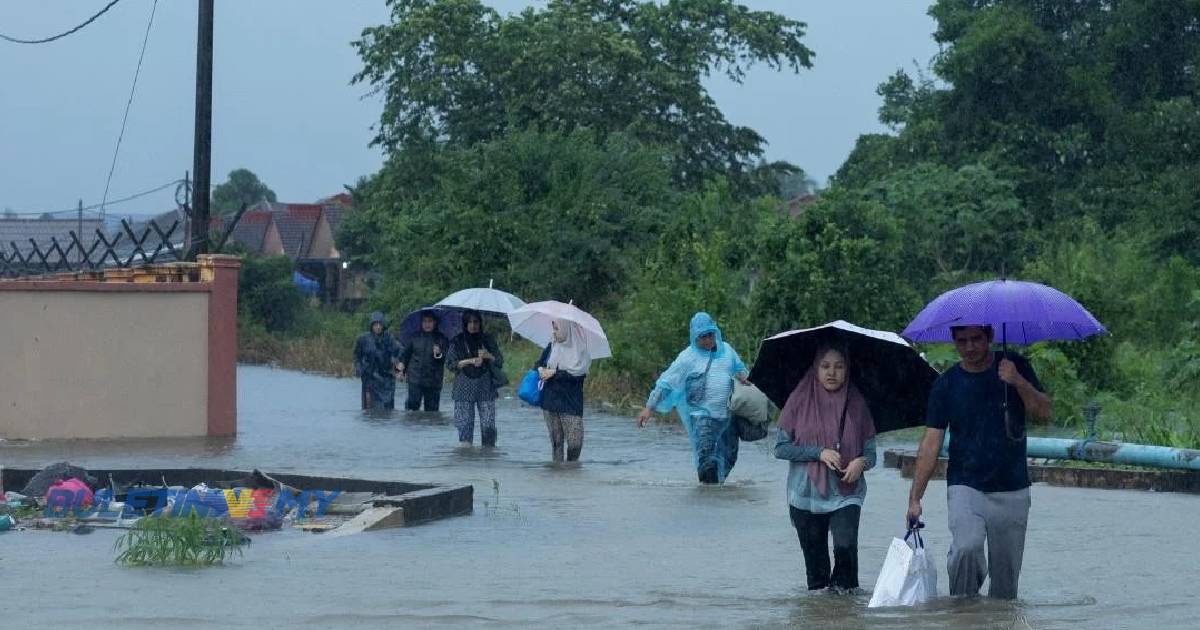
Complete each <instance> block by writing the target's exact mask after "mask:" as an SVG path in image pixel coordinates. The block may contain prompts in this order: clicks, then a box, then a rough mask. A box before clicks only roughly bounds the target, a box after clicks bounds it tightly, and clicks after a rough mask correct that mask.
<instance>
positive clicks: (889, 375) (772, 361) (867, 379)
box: [750, 320, 938, 433]
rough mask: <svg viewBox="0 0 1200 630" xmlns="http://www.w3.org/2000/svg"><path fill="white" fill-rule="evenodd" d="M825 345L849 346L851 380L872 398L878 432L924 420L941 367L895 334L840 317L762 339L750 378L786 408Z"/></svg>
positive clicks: (873, 415) (773, 399)
mask: <svg viewBox="0 0 1200 630" xmlns="http://www.w3.org/2000/svg"><path fill="white" fill-rule="evenodd" d="M826 344H830V345H835V346H840V347H842V348H845V349H846V352H847V353H848V354H849V357H848V358H849V362H850V381H851V382H852V383H854V385H855V386H856V387H857V388H858V390H859V391H860V392H862V395H863V398H865V399H866V400H867V406H868V407H870V409H871V416H872V417H873V418H874V419H875V432H876V433H884V432H886V431H896V430H898V429H907V428H909V427H915V426H920V425H923V424H924V423H925V405H926V404H927V403H928V401H929V390H930V389H931V388H932V387H933V382H934V381H935V380H937V376H938V373H937V370H935V369H933V367H932V366H931V365H929V364H928V363H927V362H926V361H925V359H923V358H922V357H921V355H919V354H917V352H916V351H915V350H913V348H912V346H910V345H909V344H908V342H906V341H905V340H904V339H902V338H900V337H899V336H897V335H896V334H895V333H890V332H884V331H880V330H871V329H869V328H861V327H859V326H855V325H854V324H851V323H848V322H844V321H841V320H838V321H836V322H830V323H828V324H825V325H824V326H817V327H816V328H806V329H804V330H792V331H788V332H785V333H780V334H778V335H775V336H774V337H770V338H768V339H767V340H765V341H763V343H762V347H760V348H759V350H758V359H757V360H756V361H755V362H754V368H753V369H752V370H750V381H751V382H753V383H754V384H755V385H756V386H757V387H758V388H759V389H760V390H762V392H763V393H764V394H766V395H767V398H770V399H771V402H773V403H775V405H776V406H778V407H780V408H783V405H784V404H785V403H786V402H787V399H788V397H789V396H791V394H792V390H793V389H795V388H796V384H797V383H799V382H800V379H801V378H803V377H804V374H805V372H807V371H808V369H809V368H810V367H811V366H812V363H813V359H814V357H815V355H816V353H817V348H819V347H820V346H822V345H826Z"/></svg>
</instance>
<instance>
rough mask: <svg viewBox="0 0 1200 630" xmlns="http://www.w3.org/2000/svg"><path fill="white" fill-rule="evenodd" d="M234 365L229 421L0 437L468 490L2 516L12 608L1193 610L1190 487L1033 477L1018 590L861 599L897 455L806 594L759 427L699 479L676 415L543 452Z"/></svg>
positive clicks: (592, 423) (1010, 623) (1198, 559)
mask: <svg viewBox="0 0 1200 630" xmlns="http://www.w3.org/2000/svg"><path fill="white" fill-rule="evenodd" d="M238 376H239V393H238V398H239V401H238V404H239V407H238V409H239V424H240V430H241V432H240V434H239V435H238V437H237V439H236V440H205V439H196V440H141V441H133V442H130V441H86V442H84V441H80V442H70V441H63V442H36V443H0V465H3V466H10V467H38V466H42V465H44V464H48V463H51V462H54V461H60V460H64V459H66V460H69V461H71V462H72V463H75V464H79V465H83V466H91V467H129V468H133V467H155V466H158V467H182V466H198V467H200V466H202V467H228V468H248V467H258V468H261V469H263V470H266V471H280V472H282V471H289V472H297V473H313V474H327V475H341V476H354V477H363V478H371V479H396V480H403V481H427V482H443V483H469V484H473V485H474V486H475V511H474V513H473V514H472V515H470V516H464V517H459V518H453V519H448V520H442V521H438V522H434V523H430V524H427V525H422V526H418V527H412V528H406V529H398V530H390V531H383V532H373V533H364V534H359V535H355V536H346V537H340V538H331V537H322V536H320V535H313V534H305V533H302V532H299V531H296V530H287V531H284V532H279V533H270V534H262V535H256V536H255V538H254V542H253V543H252V544H250V545H249V546H247V547H246V548H245V555H244V556H243V557H241V558H240V559H235V560H234V561H233V562H232V563H230V564H229V565H227V566H223V567H215V568H209V569H196V570H181V569H146V568H126V567H121V566H117V565H116V564H114V563H113V557H114V553H113V551H112V546H113V542H114V541H115V539H116V537H117V535H118V534H117V533H116V532H114V531H109V530H97V531H96V532H95V533H93V534H91V535H88V536H72V535H69V534H53V533H46V532H31V531H26V532H9V533H5V534H0V580H2V581H3V588H2V589H0V593H2V595H0V607H2V609H3V612H0V620H2V623H0V627H4V628H32V627H39V626H49V625H64V626H68V627H70V626H75V627H79V626H83V625H84V624H86V625H88V626H89V627H109V628H160V629H163V628H193V627H223V628H224V627H253V628H276V627H279V628H282V627H289V628H342V627H350V626H354V627H362V628H385V627H437V626H443V627H513V628H525V627H576V626H599V627H607V626H618V625H620V626H625V625H639V626H647V627H708V628H728V627H754V628H785V627H828V628H851V629H853V628H1001V629H1008V628H1018V629H1019V628H1025V627H1027V626H1028V627H1032V628H1085V627H1086V628H1139V629H1140V628H1197V627H1200V597H1198V596H1200V586H1198V585H1197V581H1196V576H1197V571H1198V570H1200V550H1198V547H1197V542H1198V541H1197V538H1198V532H1200V525H1198V522H1200V497H1197V496H1190V495H1182V494H1155V493H1148V492H1131V491H1106V490H1084V489H1071V488H1054V487H1048V486H1044V485H1040V484H1039V485H1035V486H1034V487H1033V509H1032V512H1031V515H1030V526H1029V534H1028V542H1027V546H1026V553H1025V567H1024V571H1023V573H1022V579H1021V598H1020V599H1019V600H1018V601H1016V602H996V601H990V600H987V599H982V598H975V599H965V600H964V599H951V598H947V597H943V598H941V599H940V600H938V601H936V602H934V603H932V604H930V605H927V606H924V607H920V608H916V609H874V610H869V609H867V607H866V603H867V600H868V599H869V598H870V589H871V587H872V586H873V585H874V582H875V578H876V576H877V574H878V571H879V567H880V566H881V565H882V563H883V558H884V555H885V553H886V550H887V546H888V544H889V542H890V539H891V538H892V536H894V535H896V534H898V533H902V532H901V531H900V530H901V528H902V527H903V511H904V508H905V497H906V496H907V491H908V482H907V481H906V480H903V479H901V478H900V475H899V473H898V472H897V471H895V470H889V469H883V468H879V469H876V470H873V471H870V472H869V473H868V475H867V478H868V483H869V490H868V495H867V501H866V505H865V506H864V509H863V516H862V526H861V531H860V540H859V543H860V557H859V564H860V576H859V577H860V581H861V582H862V584H863V587H864V588H863V593H861V594H859V595H856V596H835V595H828V594H824V593H815V594H810V593H809V592H807V591H806V590H805V589H804V585H803V582H804V569H803V561H802V559H801V555H800V547H799V545H798V543H797V542H796V538H795V532H794V531H793V530H792V528H791V525H790V524H789V522H788V516H787V505H786V501H785V488H784V484H785V479H786V476H787V466H786V464H785V463H783V462H780V461H777V460H775V459H774V458H772V457H771V453H770V450H769V446H770V444H769V443H768V442H770V440H769V439H768V440H764V441H762V442H757V443H753V444H743V445H742V453H741V456H740V458H739V461H738V464H737V467H736V468H735V469H734V471H733V473H732V474H731V476H730V478H729V483H727V484H726V485H724V486H722V487H701V486H699V485H698V484H697V483H696V482H695V476H694V473H693V471H692V467H691V453H690V449H689V446H688V442H687V439H686V437H685V436H684V435H683V434H682V433H681V432H680V431H679V429H677V428H675V427H670V426H663V427H657V428H647V429H643V430H638V429H636V428H635V427H634V426H633V422H632V421H631V420H630V419H628V418H623V417H615V416H611V415H606V414H604V413H602V412H600V411H598V410H589V413H588V415H587V417H586V423H587V434H586V439H585V445H584V461H583V462H582V463H581V464H578V465H573V466H553V465H550V464H549V463H548V462H547V460H548V458H549V446H548V443H547V439H546V429H545V425H544V424H543V423H542V420H541V417H540V414H538V413H536V412H535V411H534V410H532V409H529V408H527V407H522V406H521V405H520V404H519V403H518V402H517V401H515V400H512V399H508V400H504V401H502V402H501V405H500V412H499V420H498V423H499V427H500V442H499V447H498V448H497V449H496V450H494V451H491V452H485V451H481V450H478V449H474V450H469V451H462V450H459V449H457V448H455V442H456V437H455V432H454V429H453V427H452V426H451V420H450V417H449V414H444V415H437V414H432V415H431V414H424V413H405V412H403V411H398V412H395V413H394V414H391V415H386V416H369V415H364V414H363V413H362V412H360V411H358V410H357V409H355V408H354V407H355V405H356V403H357V401H358V384H357V382H356V381H353V380H345V379H332V378H325V377H320V376H311V375H305V374H299V373H296V372H289V371H283V370H273V369H269V368H259V367H242V368H240V369H239V372H238ZM400 390H401V391H400V395H401V396H402V395H403V386H401V388H400ZM448 404H449V402H448V401H446V403H445V406H448ZM477 441H478V438H477ZM884 446H885V447H886V446H887V444H886V443H885V445H884ZM944 497H945V485H944V484H943V483H941V482H933V483H932V484H931V486H930V490H929V496H928V498H927V499H926V502H925V510H926V522H927V523H928V529H927V535H926V540H927V545H928V546H929V548H930V549H931V550H932V551H933V553H934V554H935V557H936V558H938V570H939V571H940V572H941V573H940V576H939V577H940V578H941V580H940V584H939V586H940V587H941V590H942V592H943V593H945V585H946V581H945V553H946V550H947V549H948V546H949V542H950V539H949V534H948V532H947V531H946V527H945V522H946V516H945V508H946V506H945V498H944ZM1026 624H1027V625H1026Z"/></svg>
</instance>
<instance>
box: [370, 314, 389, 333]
mask: <svg viewBox="0 0 1200 630" xmlns="http://www.w3.org/2000/svg"><path fill="white" fill-rule="evenodd" d="M375 322H379V323H380V324H382V325H383V329H384V330H387V328H388V325H387V318H386V317H384V316H383V311H375V312H374V313H371V321H369V322H367V328H370V327H371V326H373V325H374V324H375Z"/></svg>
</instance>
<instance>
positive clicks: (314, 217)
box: [214, 193, 366, 302]
mask: <svg viewBox="0 0 1200 630" xmlns="http://www.w3.org/2000/svg"><path fill="white" fill-rule="evenodd" d="M350 204H351V198H350V196H349V195H348V194H345V193H343V194H339V195H334V196H333V197H329V198H327V199H322V200H321V201H320V202H319V203H280V202H272V201H261V202H259V203H257V204H255V205H253V206H251V207H250V209H248V210H247V211H246V212H245V213H244V214H243V215H242V218H241V220H240V221H239V222H238V225H237V226H236V227H235V228H234V230H233V233H232V234H231V235H230V240H231V241H233V242H235V243H238V244H239V245H241V246H242V247H243V248H244V249H246V251H248V252H250V253H252V254H258V255H263V256H277V255H284V256H287V257H288V258H290V259H291V260H292V262H293V264H294V266H295V270H296V271H298V272H300V273H302V274H304V276H306V277H307V278H310V279H312V280H315V281H316V282H317V283H318V284H319V285H320V291H319V292H318V295H319V296H320V297H321V299H322V300H324V301H326V302H345V301H358V300H362V299H364V298H365V297H366V286H365V282H364V279H363V276H362V274H361V273H359V272H358V270H351V269H350V268H349V265H348V263H347V261H346V260H345V259H344V258H343V256H342V253H341V252H340V251H339V250H338V248H337V243H336V241H335V235H336V234H337V229H338V227H339V226H340V225H341V223H342V219H343V218H344V217H345V215H346V213H348V212H352V211H353V207H352V206H351V205H350ZM220 225H223V222H218V223H217V225H216V226H214V227H217V229H223V228H220V227H219V226H220Z"/></svg>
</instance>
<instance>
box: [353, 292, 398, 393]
mask: <svg viewBox="0 0 1200 630" xmlns="http://www.w3.org/2000/svg"><path fill="white" fill-rule="evenodd" d="M399 356H400V345H399V344H398V343H396V339H395V338H394V337H392V335H391V334H390V333H389V332H388V331H387V321H386V320H385V319H384V317H383V313H381V312H379V311H375V312H374V313H371V320H370V329H369V330H367V331H366V332H364V333H363V334H361V335H359V336H358V340H357V341H355V342H354V373H355V374H357V375H358V378H360V379H361V380H362V408H363V409H372V410H383V409H393V408H395V406H396V376H397V372H396V362H397V359H398V357H399Z"/></svg>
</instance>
